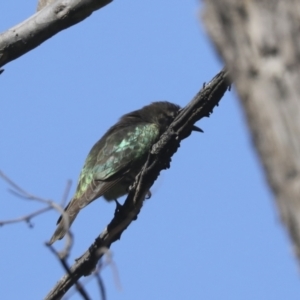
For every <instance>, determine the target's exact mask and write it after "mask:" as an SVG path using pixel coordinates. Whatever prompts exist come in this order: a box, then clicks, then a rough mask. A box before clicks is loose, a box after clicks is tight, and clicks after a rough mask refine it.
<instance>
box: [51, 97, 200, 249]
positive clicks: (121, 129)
mask: <svg viewBox="0 0 300 300" xmlns="http://www.w3.org/2000/svg"><path fill="white" fill-rule="evenodd" d="M179 110H180V107H179V106H178V105H176V104H173V103H170V102H166V101H165V102H154V103H152V104H150V105H147V106H145V107H143V108H142V109H140V110H136V111H133V112H130V113H128V114H126V115H124V116H123V117H121V119H120V120H119V121H118V123H116V124H115V125H114V126H112V127H111V128H110V129H109V130H108V131H107V132H106V133H105V135H104V136H103V137H102V138H101V139H100V140H99V141H98V142H97V143H96V144H95V145H94V146H93V148H92V149H91V151H90V153H89V155H88V156H87V158H86V161H85V164H84V166H83V169H82V171H81V174H80V176H79V181H78V185H77V189H76V193H75V195H74V197H73V198H72V199H71V201H70V202H69V204H68V205H67V207H66V208H65V213H64V218H62V216H61V217H60V218H59V219H58V221H57V228H56V230H55V232H54V234H53V236H52V238H51V240H50V244H52V243H54V242H55V241H56V240H60V239H62V238H63V237H64V236H65V234H66V232H67V231H68V228H69V227H70V226H71V224H72V223H73V221H74V220H75V218H76V216H77V214H78V213H79V211H80V210H81V209H82V208H84V207H85V206H87V205H88V204H90V203H91V202H92V201H94V200H95V199H97V198H99V197H101V196H103V197H104V198H105V199H106V200H107V201H111V200H115V199H118V198H119V197H121V196H123V195H125V194H127V193H128V189H129V186H130V185H131V184H132V183H133V181H134V179H135V177H136V175H137V174H138V173H139V171H140V170H141V168H142V166H143V165H144V163H145V162H146V159H147V155H148V152H149V150H150V149H151V147H152V145H153V144H154V143H156V142H157V141H158V139H159V137H160V135H161V134H162V133H163V132H164V131H165V130H166V129H167V128H168V126H169V125H170V124H171V122H172V121H173V120H174V118H175V117H176V116H177V114H178V112H179ZM193 130H195V131H202V130H201V129H200V128H198V127H196V126H194V127H193ZM66 217H67V218H66ZM65 219H67V222H65V221H64V220H65Z"/></svg>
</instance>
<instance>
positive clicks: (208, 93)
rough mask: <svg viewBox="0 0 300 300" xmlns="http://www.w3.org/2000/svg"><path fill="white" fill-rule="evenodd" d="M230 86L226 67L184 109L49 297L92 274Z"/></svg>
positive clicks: (62, 291) (47, 297) (60, 294)
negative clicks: (198, 123)
mask: <svg viewBox="0 0 300 300" xmlns="http://www.w3.org/2000/svg"><path fill="white" fill-rule="evenodd" d="M229 86H230V83H229V79H228V75H227V72H226V71H221V72H220V73H219V74H217V75H216V76H215V77H214V78H213V79H212V80H211V82H209V83H208V84H207V85H206V86H205V87H204V88H203V89H202V90H201V91H200V92H199V93H198V94H197V95H196V96H195V98H194V99H193V100H192V101H191V102H190V103H189V104H188V105H187V106H186V107H185V108H184V109H183V110H182V111H181V113H180V114H179V115H178V117H177V118H176V119H175V120H174V122H173V123H172V124H171V126H170V127H169V128H168V130H167V131H166V132H165V133H164V134H163V135H162V136H161V138H160V140H159V141H158V142H157V143H156V144H155V145H154V146H153V147H152V150H151V153H150V154H149V157H148V160H147V162H146V164H145V165H144V167H143V169H142V171H141V172H140V174H139V175H138V176H137V177H136V179H135V183H134V184H133V187H132V189H131V190H130V192H129V194H128V197H127V199H126V201H125V203H124V205H123V206H122V207H121V208H120V209H119V210H118V211H116V212H115V216H114V218H113V219H112V221H111V222H110V223H109V224H108V226H107V227H106V228H105V229H104V231H103V232H102V233H101V234H100V235H99V236H98V237H97V238H96V240H95V241H94V243H93V244H92V245H91V246H90V247H89V249H88V250H87V251H86V252H85V253H84V254H83V255H82V256H81V257H80V258H79V259H77V260H76V262H75V263H74V265H73V266H72V267H71V268H70V271H71V275H70V274H66V275H65V276H63V278H61V280H60V281H59V282H58V283H57V284H56V285H55V286H54V288H53V289H52V290H51V291H50V292H49V294H48V295H47V296H46V298H45V299H46V300H50V299H60V298H61V297H62V296H63V295H64V294H65V293H66V292H67V291H68V289H70V287H72V285H73V284H74V283H75V282H77V281H78V280H79V278H80V277H82V276H87V275H89V274H90V273H91V272H92V271H93V270H94V269H95V266H96V265H97V263H98V261H99V259H100V258H101V257H102V256H103V251H102V250H101V249H103V248H104V249H105V248H110V246H111V244H112V243H113V242H115V241H116V240H118V239H120V237H121V234H122V233H123V232H124V230H125V229H126V228H127V227H128V226H129V225H130V223H131V222H132V221H133V220H135V219H136V218H137V215H138V214H139V212H140V209H141V207H142V205H143V201H144V199H145V195H146V194H147V192H148V191H149V190H150V187H151V186H152V184H153V183H154V181H155V180H156V178H157V177H158V175H159V173H160V171H161V170H162V169H166V168H168V167H169V165H170V160H171V156H172V155H173V154H174V153H175V152H176V151H177V149H178V147H179V144H180V141H181V140H182V139H184V138H186V137H188V136H189V135H190V133H191V130H192V126H193V124H194V123H195V122H196V121H198V120H199V119H201V118H203V117H205V116H209V115H210V113H211V112H212V110H213V108H214V107H215V106H216V105H218V103H219V101H220V100H221V98H222V96H223V95H224V93H225V92H226V90H228V88H229Z"/></svg>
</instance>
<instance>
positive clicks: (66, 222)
mask: <svg viewBox="0 0 300 300" xmlns="http://www.w3.org/2000/svg"><path fill="white" fill-rule="evenodd" d="M79 211H80V208H79V207H78V205H77V201H75V199H74V198H73V199H72V200H71V201H70V202H69V204H68V205H67V206H66V208H65V211H64V213H63V214H62V215H61V216H60V217H59V219H58V220H57V223H56V224H57V227H56V230H55V232H54V234H53V235H52V237H51V239H50V242H49V244H50V245H52V244H53V243H54V242H55V241H57V240H61V239H62V238H63V237H64V236H65V235H66V233H67V232H68V230H69V228H70V227H71V225H72V223H73V222H74V220H75V218H76V216H77V214H78V213H79Z"/></svg>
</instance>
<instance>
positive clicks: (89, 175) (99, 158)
mask: <svg viewBox="0 0 300 300" xmlns="http://www.w3.org/2000/svg"><path fill="white" fill-rule="evenodd" d="M158 134H159V131H158V128H157V127H156V125H155V124H150V123H141V124H135V125H130V126H126V127H123V128H119V129H118V130H116V131H115V132H113V133H110V134H109V135H105V136H103V138H102V139H101V140H99V141H98V142H97V143H96V144H95V145H94V147H93V148H92V149H91V151H90V154H89V155H88V157H87V159H86V162H85V165H84V167H83V169H82V171H81V174H80V178H79V182H78V187H77V191H76V194H75V197H74V198H75V199H76V202H77V205H78V206H79V207H80V208H83V207H84V206H86V205H88V204H89V203H90V202H92V201H93V200H95V199H97V198H99V197H101V196H102V195H103V194H105V193H106V192H107V191H109V190H110V189H112V188H113V187H114V186H115V185H116V184H117V183H118V182H119V181H121V180H122V179H123V177H124V175H126V174H127V173H128V172H129V171H130V170H131V169H132V168H134V167H135V166H136V165H134V163H136V162H137V161H139V159H142V158H143V157H145V155H147V153H148V150H149V149H150V147H151V146H152V145H153V143H154V142H155V141H156V139H157V137H158Z"/></svg>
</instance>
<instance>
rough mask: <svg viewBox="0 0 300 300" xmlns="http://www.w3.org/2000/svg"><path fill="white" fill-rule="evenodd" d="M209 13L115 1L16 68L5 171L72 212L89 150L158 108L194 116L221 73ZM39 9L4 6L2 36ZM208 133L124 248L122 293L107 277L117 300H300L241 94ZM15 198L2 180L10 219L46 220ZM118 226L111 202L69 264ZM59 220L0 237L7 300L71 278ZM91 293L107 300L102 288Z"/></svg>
mask: <svg viewBox="0 0 300 300" xmlns="http://www.w3.org/2000/svg"><path fill="white" fill-rule="evenodd" d="M198 5H199V3H198V2H197V1H196V0H193V1H191V0H189V1H170V0H166V1H158V0H153V1H132V0H131V1H130V0H129V1H114V2H113V3H111V4H110V5H108V6H107V7H105V8H103V9H101V10H99V11H98V12H96V13H94V14H93V15H92V16H91V17H90V18H88V19H86V20H85V21H84V22H82V23H80V24H78V25H76V26H74V27H72V28H70V29H67V30H65V31H63V32H61V33H59V34H58V35H56V36H55V37H53V38H52V39H50V40H49V41H47V42H45V43H44V44H42V45H41V46H40V47H38V48H37V49H35V50H33V51H31V52H30V53H28V54H26V55H24V56H23V57H21V58H19V59H17V60H16V61H14V62H11V63H9V64H8V65H6V66H5V72H4V73H3V74H2V75H1V76H0V84H1V91H2V93H1V109H0V119H1V123H2V126H1V127H0V136H1V148H0V149H1V150H0V151H1V152H0V153H1V155H0V169H1V170H2V171H4V172H5V173H6V174H7V175H9V176H10V177H11V178H13V179H14V180H15V181H16V182H17V183H18V184H20V185H21V186H22V187H24V188H26V189H27V190H28V191H29V192H31V193H34V194H37V195H39V196H41V197H45V198H49V199H53V200H56V201H60V199H61V196H62V193H63V191H64V187H65V184H66V181H67V179H72V180H73V181H74V184H73V186H72V192H74V189H75V183H76V181H77V178H78V175H79V172H80V169H81V167H82V164H83V162H84V159H85V157H86V155H87V153H88V152H89V150H90V148H91V147H92V146H93V144H94V143H95V142H96V141H97V140H98V139H99V138H100V137H101V136H102V135H103V134H104V132H105V131H106V130H107V129H108V127H110V126H111V125H112V124H114V123H115V122H116V120H117V119H118V118H119V117H120V116H121V115H122V114H124V113H127V112H129V111H131V110H134V109H138V108H141V107H142V106H144V105H146V104H149V103H150V102H152V101H156V100H169V101H171V102H174V103H177V104H180V105H182V106H184V105H185V104H186V103H188V102H189V101H190V100H191V99H192V97H193V96H194V95H195V94H196V93H197V92H198V90H199V89H200V88H201V86H202V85H203V82H207V81H209V80H210V79H211V78H212V77H213V76H214V75H215V74H216V73H217V72H218V71H219V70H220V69H221V68H222V63H221V62H220V60H219V58H218V57H217V55H216V53H215V51H214V49H213V47H212V46H211V44H210V42H209V39H208V38H207V36H206V34H205V31H204V29H203V27H202V25H201V23H200V22H199V18H198V12H199V6H198ZM35 6H36V1H33V0H29V1H21V0H16V1H1V3H0V11H1V15H2V17H1V18H0V30H1V31H4V30H6V29H8V28H10V27H11V26H13V25H15V24H17V23H19V22H21V21H23V20H24V19H25V18H27V17H29V16H30V15H31V14H32V12H33V11H34V10H35ZM198 125H199V126H200V127H201V128H203V130H204V131H205V133H204V134H198V133H194V134H193V135H192V136H191V137H189V138H188V139H186V140H184V141H183V142H182V145H181V148H180V149H179V151H178V152H177V153H176V154H175V156H174V157H173V161H172V165H171V169H169V170H167V171H164V172H162V174H161V176H160V177H159V179H158V181H157V182H156V184H155V185H154V187H153V189H152V191H153V196H152V198H151V199H150V200H149V201H147V202H146V204H145V205H144V207H143V209H142V212H141V213H140V215H139V217H138V220H137V221H136V222H133V224H132V225H131V226H130V227H129V228H128V230H127V231H126V232H125V233H124V234H123V235H122V238H121V241H118V242H116V243H115V244H114V245H113V246H112V249H111V250H112V253H113V257H114V261H115V263H116V265H117V268H118V271H119V276H120V281H121V285H122V291H119V290H118V289H117V288H116V286H115V283H114V280H113V275H112V272H111V270H110V269H109V268H106V269H105V270H104V271H103V272H102V277H103V280H104V283H105V286H106V291H107V296H108V300H112V299H115V300H132V299H143V300H150V299H151V300H153V299H156V300H160V299H176V300H177V299H205V300H219V299H228V300H241V299H243V300H254V299H255V300H260V299H261V300H265V299H268V300H269V299H270V300H281V299H289V300H296V299H299V295H300V286H299V272H298V266H297V264H296V260H295V258H294V255H293V253H292V247H291V244H290V242H289V240H288V237H287V234H286V231H285V230H284V229H283V227H282V226H281V222H280V218H279V216H278V213H277V210H276V209H275V205H274V201H273V199H272V195H271V193H270V191H269V189H268V187H267V186H266V181H265V178H264V175H263V173H262V170H261V167H260V165H259V161H258V158H257V156H256V153H255V152H254V149H253V147H252V142H251V137H250V136H249V133H248V131H247V127H246V124H245V122H244V117H243V114H242V111H241V109H240V106H239V103H238V101H237V99H236V94H235V91H234V89H233V91H232V92H229V93H227V94H226V96H225V97H224V98H223V99H222V101H221V103H220V106H219V107H217V108H216V109H215V111H214V113H213V114H212V115H211V117H210V118H209V119H205V120H201V121H200V122H198ZM7 187H8V186H7V184H6V183H4V182H3V181H0V206H1V210H0V219H1V220H2V219H8V218H13V217H17V216H20V215H24V214H26V213H29V212H31V211H33V210H36V209H38V208H40V207H41V206H40V204H38V203H31V202H29V201H26V200H22V199H18V198H16V197H14V196H13V195H11V194H10V193H8V192H7ZM113 213H114V204H112V203H109V204H108V203H106V202H104V201H103V200H102V199H99V200H98V201H95V202H94V203H93V204H92V205H90V206H89V207H87V208H85V209H84V210H83V211H82V212H81V213H80V214H79V216H78V218H77V219H76V221H75V223H74V224H73V226H72V230H73V233H74V234H75V246H74V248H73V251H72V256H71V258H70V263H71V262H73V261H74V259H75V258H76V257H79V256H80V255H81V254H82V253H83V251H84V250H85V249H86V248H87V247H88V246H89V245H90V244H91V243H92V242H93V240H94V238H95V237H96V236H97V234H98V233H99V232H100V231H101V230H102V229H103V228H104V227H105V225H106V224H107V223H108V221H109V220H110V219H111V218H112V215H113ZM57 216H58V215H57V213H56V212H49V213H47V214H45V215H42V216H39V217H37V218H35V219H34V220H33V223H34V224H35V227H34V228H33V229H29V228H28V227H27V226H26V225H25V224H23V223H19V224H14V225H10V226H4V227H2V228H0V239H1V250H0V254H1V260H0V266H1V270H2V276H1V284H0V298H1V299H42V298H43V297H44V296H45V295H46V294H47V293H48V291H49V290H50V289H51V288H52V287H53V285H54V284H55V282H56V281H57V280H58V279H59V278H60V277H61V276H62V275H63V274H64V271H63V270H62V268H61V266H60V264H59V263H58V261H57V260H56V258H55V257H54V256H53V255H52V254H51V253H50V251H49V250H48V248H46V247H45V246H44V242H45V241H47V240H48V239H49V238H50V236H51V235H52V233H53V231H54V229H55V222H56V219H57ZM61 246H62V244H60V243H57V244H55V247H57V249H60V247H61ZM87 289H88V291H89V292H90V294H91V296H92V298H93V299H99V292H98V288H97V286H96V284H95V282H94V281H92V282H91V283H90V284H89V285H88V286H87ZM72 299H81V298H79V296H75V297H73V298H72Z"/></svg>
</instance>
